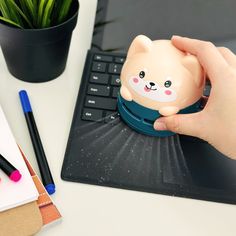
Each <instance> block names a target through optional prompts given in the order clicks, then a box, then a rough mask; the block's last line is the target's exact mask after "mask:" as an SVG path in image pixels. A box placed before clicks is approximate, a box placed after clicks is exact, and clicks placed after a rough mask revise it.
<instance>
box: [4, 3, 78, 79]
mask: <svg viewBox="0 0 236 236" xmlns="http://www.w3.org/2000/svg"><path fill="white" fill-rule="evenodd" d="M78 11H79V2H78V0H74V2H73V4H72V7H71V11H70V14H69V18H68V20H67V21H65V22H64V23H62V24H60V25H57V26H53V27H50V28H45V29H18V28H14V27H11V26H8V25H5V24H3V23H0V44H1V48H2V52H3V55H4V57H5V60H6V63H7V67H8V70H9V71H10V73H11V74H12V75H13V76H15V77H16V78H18V79H20V80H23V81H27V82H46V81H49V80H52V79H55V78H56V77H58V76H59V75H60V74H61V73H62V72H63V71H64V69H65V67H66V62H67V57H68V52H69V47H70V42H71V36H72V32H73V30H74V28H75V26H76V23H77V18H78Z"/></svg>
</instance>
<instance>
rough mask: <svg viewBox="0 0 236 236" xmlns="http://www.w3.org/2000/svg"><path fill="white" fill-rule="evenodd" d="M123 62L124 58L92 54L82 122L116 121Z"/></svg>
mask: <svg viewBox="0 0 236 236" xmlns="http://www.w3.org/2000/svg"><path fill="white" fill-rule="evenodd" d="M124 61H125V56H114V55H111V54H109V53H108V54H107V55H104V54H97V53H94V55H93V57H92V62H91V65H90V66H89V67H90V70H89V73H90V76H89V81H88V85H87V90H86V96H85V102H84V108H83V111H82V117H81V118H82V120H86V121H104V122H109V121H111V120H114V119H116V117H117V116H118V114H117V95H118V92H119V89H120V73H121V69H122V66H123V63H124ZM103 118H104V119H103Z"/></svg>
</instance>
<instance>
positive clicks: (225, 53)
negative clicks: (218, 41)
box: [217, 47, 236, 68]
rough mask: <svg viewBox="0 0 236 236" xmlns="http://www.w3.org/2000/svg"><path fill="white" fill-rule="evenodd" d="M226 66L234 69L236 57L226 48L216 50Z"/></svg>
mask: <svg viewBox="0 0 236 236" xmlns="http://www.w3.org/2000/svg"><path fill="white" fill-rule="evenodd" d="M217 49H218V50H219V52H220V53H221V55H222V56H223V57H224V59H225V60H226V61H227V62H228V64H229V65H230V66H232V67H234V68H236V55H235V54H234V53H233V52H232V51H231V50H229V49H228V48H226V47H218V48H217Z"/></svg>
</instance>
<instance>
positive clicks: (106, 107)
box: [81, 51, 211, 123]
mask: <svg viewBox="0 0 236 236" xmlns="http://www.w3.org/2000/svg"><path fill="white" fill-rule="evenodd" d="M90 53H92V54H93V55H92V57H91V58H92V60H91V61H90V63H89V69H88V71H87V72H86V73H89V80H88V84H87V87H86V95H85V102H84V106H83V110H82V116H81V119H82V120H84V121H96V122H98V121H100V122H105V123H106V122H109V121H112V120H115V119H116V118H117V116H118V113H117V95H118V92H119V89H120V85H121V83H120V73H121V69H122V66H123V64H124V62H125V58H126V57H125V55H120V54H119V56H117V55H116V54H114V53H109V52H108V53H104V52H103V53H96V52H91V51H90ZM210 89H211V86H210V83H209V82H207V83H206V87H205V89H204V95H205V96H207V97H208V96H209V94H210Z"/></svg>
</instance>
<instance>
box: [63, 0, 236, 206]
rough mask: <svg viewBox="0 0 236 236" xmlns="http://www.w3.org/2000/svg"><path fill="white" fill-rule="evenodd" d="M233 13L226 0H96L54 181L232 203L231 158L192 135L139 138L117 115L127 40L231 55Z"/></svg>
mask: <svg viewBox="0 0 236 236" xmlns="http://www.w3.org/2000/svg"><path fill="white" fill-rule="evenodd" d="M234 9H236V2H235V1H234V0H225V1H215V0H209V1H204V0H189V1H185V0H179V1H174V0H165V1H162V0H148V1H147V0H146V1H145V0H127V1H117V0H99V1H98V5H97V11H96V19H95V25H94V32H93V40H92V44H91V49H90V50H89V51H88V54H87V58H86V62H85V66H84V72H83V77H82V80H81V85H80V90H79V93H78V98H77V103H76V107H75V111H74V116H73V121H72V125H71V130H70V135H69V138H68V143H67V148H66V152H65V157H64V162H63V166H62V171H61V177H62V179H64V180H66V181H73V182H79V183H87V184H95V185H102V186H109V187H116V188H122V189H130V190H136V191H145V192H152V193H159V194H167V195H171V196H180V197H188V198H194V199H202V200H208V201H216V202H225V203H231V204H235V203H236V161H234V160H231V159H229V158H228V157H226V156H224V155H223V154H221V153H219V152H218V151H217V150H215V149H214V148H213V147H212V146H211V145H209V144H208V143H206V142H205V141H203V140H200V139H197V138H194V137H190V136H184V135H177V134H176V135H174V136H171V137H164V138H163V137H162V138H158V137H151V136H147V135H143V134H140V133H138V132H136V131H134V130H132V129H131V128H130V127H128V126H127V125H126V124H125V122H124V121H123V120H122V118H121V117H120V115H119V113H118V111H117V94H118V93H119V88H120V72H121V69H122V65H123V63H124V61H125V59H126V52H127V49H128V47H129V45H130V43H131V41H132V40H133V39H134V37H135V36H137V35H139V34H145V35H147V36H148V37H150V38H151V39H152V40H155V39H169V38H170V37H171V36H172V35H173V34H178V35H184V36H188V37H192V38H199V39H203V40H210V41H213V42H214V43H215V44H216V45H221V46H226V47H229V48H230V49H231V50H232V51H234V52H236V28H235V22H236V14H235V11H234ZM210 88H211V87H210V84H206V87H205V90H204V94H205V95H206V96H209V94H210Z"/></svg>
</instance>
